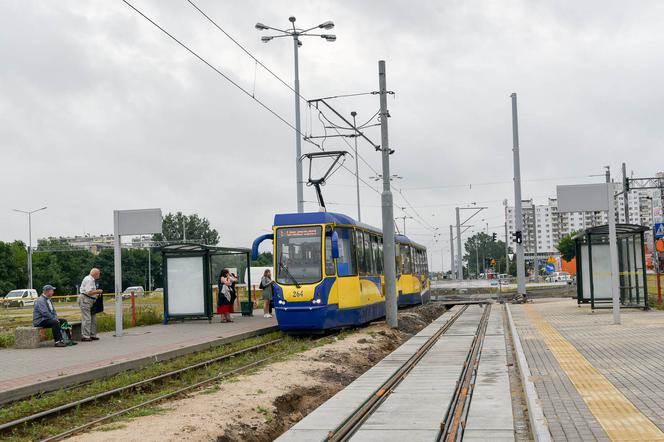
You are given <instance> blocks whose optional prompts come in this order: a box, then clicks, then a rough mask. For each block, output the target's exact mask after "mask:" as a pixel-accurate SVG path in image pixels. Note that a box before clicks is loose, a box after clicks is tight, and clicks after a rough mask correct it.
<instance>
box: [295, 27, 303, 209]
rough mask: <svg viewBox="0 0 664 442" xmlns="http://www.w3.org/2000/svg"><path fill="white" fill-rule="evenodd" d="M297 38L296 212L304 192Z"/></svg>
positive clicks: (296, 46) (299, 207)
mask: <svg viewBox="0 0 664 442" xmlns="http://www.w3.org/2000/svg"><path fill="white" fill-rule="evenodd" d="M299 43H300V41H299V39H298V36H297V34H294V35H293V48H294V49H293V51H294V52H295V55H294V58H295V180H296V184H297V213H302V212H304V193H303V189H302V161H301V159H300V157H301V156H302V137H301V133H302V131H301V130H300V68H299V62H298V46H299Z"/></svg>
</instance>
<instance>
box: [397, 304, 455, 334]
mask: <svg viewBox="0 0 664 442" xmlns="http://www.w3.org/2000/svg"><path fill="white" fill-rule="evenodd" d="M445 309H446V308H445V304H443V303H441V302H430V303H428V304H425V305H418V306H417V307H413V308H410V309H408V310H402V311H400V312H399V316H398V317H399V330H401V331H402V332H404V333H408V334H409V335H414V334H416V333H417V332H419V331H420V330H422V329H423V328H424V327H426V326H427V325H429V324H430V323H431V322H432V321H433V320H435V319H436V318H438V317H439V316H440V315H442V314H443V313H444V312H445Z"/></svg>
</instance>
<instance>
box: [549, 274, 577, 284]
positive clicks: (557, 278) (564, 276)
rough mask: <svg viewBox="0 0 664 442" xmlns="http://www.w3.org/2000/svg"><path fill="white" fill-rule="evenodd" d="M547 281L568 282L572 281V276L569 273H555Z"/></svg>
mask: <svg viewBox="0 0 664 442" xmlns="http://www.w3.org/2000/svg"><path fill="white" fill-rule="evenodd" d="M546 279H547V282H567V281H571V280H572V276H571V275H570V274H569V273H567V272H553V273H551V274H550V275H549V276H548V277H547V278H546Z"/></svg>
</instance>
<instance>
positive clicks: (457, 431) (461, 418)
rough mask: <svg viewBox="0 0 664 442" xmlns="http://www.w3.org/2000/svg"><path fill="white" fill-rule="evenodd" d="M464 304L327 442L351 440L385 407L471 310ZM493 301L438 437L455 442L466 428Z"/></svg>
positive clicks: (470, 349)
mask: <svg viewBox="0 0 664 442" xmlns="http://www.w3.org/2000/svg"><path fill="white" fill-rule="evenodd" d="M468 307H469V306H468V305H464V306H462V307H461V308H460V310H459V311H458V312H456V313H455V314H454V315H453V316H452V317H450V319H449V320H448V321H447V322H446V323H445V324H443V325H442V326H441V328H440V329H439V330H437V331H436V332H435V333H434V334H433V335H432V336H431V337H430V338H429V339H427V341H426V342H425V343H424V344H422V346H420V348H419V349H418V350H417V351H416V352H415V353H414V354H413V355H412V356H411V357H410V358H409V359H408V360H407V361H406V362H404V363H403V365H401V367H400V368H399V369H398V370H396V371H395V372H394V373H393V374H392V375H391V376H390V377H389V378H388V379H387V380H386V381H385V382H384V383H383V384H381V385H380V387H378V388H377V389H376V390H375V391H374V393H373V394H372V395H371V396H369V397H368V398H367V399H366V400H365V401H364V402H363V403H362V404H361V405H360V406H359V407H358V408H357V409H356V410H355V411H354V412H353V413H352V414H351V415H350V416H349V417H347V418H346V419H345V420H344V421H343V422H341V424H339V425H338V426H337V427H336V428H335V429H334V430H333V431H331V432H330V433H329V434H328V435H327V437H326V438H325V439H324V440H325V441H326V442H342V441H348V440H351V439H352V437H353V435H354V434H355V433H356V432H357V431H359V430H360V429H361V428H362V426H363V424H364V423H365V422H366V421H367V420H368V419H369V418H370V417H371V416H372V415H373V414H374V413H375V412H376V411H377V410H378V409H379V408H380V407H381V405H382V404H383V403H384V402H385V401H386V400H387V398H388V397H389V396H390V395H391V393H392V392H393V391H394V390H395V389H396V388H397V387H398V385H399V384H400V383H401V382H402V381H403V380H404V379H405V378H406V377H407V376H408V374H409V373H410V372H411V371H412V370H413V369H414V368H415V367H416V366H417V364H418V363H419V362H420V361H421V360H422V358H423V357H424V356H425V355H426V354H427V353H428V352H429V350H431V348H432V347H433V346H434V345H435V344H436V342H438V340H439V339H440V338H441V337H442V336H443V335H444V334H445V333H446V332H447V331H448V330H449V329H450V328H451V327H452V326H453V325H454V324H455V323H456V321H457V320H458V319H459V318H460V317H462V315H463V314H464V313H465V312H466V311H467V310H468ZM490 312H491V304H485V305H484V306H483V312H482V316H481V317H480V319H479V321H478V325H477V328H476V330H475V334H474V336H473V340H472V343H471V344H470V347H469V350H468V354H467V356H466V359H465V361H464V364H463V368H462V370H461V373H460V375H459V378H458V380H457V383H456V387H455V391H454V394H453V396H452V400H451V401H450V403H449V406H448V408H447V411H446V413H445V415H444V417H443V418H442V420H441V423H440V431H439V432H438V435H437V437H436V439H435V440H437V441H447V442H449V441H455V440H461V439H462V437H463V430H464V428H465V424H466V419H467V416H468V411H469V409H470V403H471V399H472V394H473V387H474V384H475V380H476V378H477V369H478V366H479V360H480V357H481V353H482V345H483V342H484V336H485V334H486V330H487V325H488V322H489V315H490Z"/></svg>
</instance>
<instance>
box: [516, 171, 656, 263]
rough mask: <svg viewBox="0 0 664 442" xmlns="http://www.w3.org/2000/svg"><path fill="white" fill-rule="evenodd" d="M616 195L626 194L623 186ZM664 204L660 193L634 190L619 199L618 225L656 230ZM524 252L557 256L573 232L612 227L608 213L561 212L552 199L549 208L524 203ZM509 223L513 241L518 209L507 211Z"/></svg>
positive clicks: (547, 204)
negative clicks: (564, 240) (602, 226)
mask: <svg viewBox="0 0 664 442" xmlns="http://www.w3.org/2000/svg"><path fill="white" fill-rule="evenodd" d="M613 185H614V186H615V191H616V192H620V191H621V190H622V184H621V183H613ZM625 204H627V206H628V208H629V219H628V220H627V222H626V220H625ZM661 214H662V201H661V194H660V191H659V190H652V189H633V190H631V191H630V192H629V194H628V195H627V199H625V197H624V195H622V194H621V195H619V196H617V197H616V214H615V216H616V221H617V222H618V223H621V224H625V223H628V224H639V225H644V226H648V227H652V223H653V219H654V220H655V222H659V220H661ZM522 216H523V226H524V227H523V231H522V238H523V244H524V250H525V253H526V254H527V255H530V256H531V257H532V256H537V257H538V258H542V257H545V256H547V255H555V254H557V253H558V252H557V251H556V244H557V243H558V241H560V238H562V237H563V236H565V235H568V234H570V233H572V232H575V231H578V230H582V229H586V228H588V227H593V226H598V225H602V224H607V223H608V217H607V213H606V212H572V213H560V212H558V201H557V200H556V199H555V198H549V199H548V201H547V203H546V204H541V205H538V204H535V202H534V201H533V200H532V199H529V200H523V201H522ZM505 222H506V223H507V232H508V235H509V238H512V234H513V233H514V232H515V231H516V228H515V216H514V207H513V206H507V207H506V208H505Z"/></svg>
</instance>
